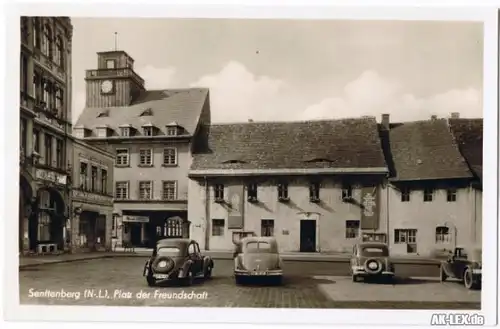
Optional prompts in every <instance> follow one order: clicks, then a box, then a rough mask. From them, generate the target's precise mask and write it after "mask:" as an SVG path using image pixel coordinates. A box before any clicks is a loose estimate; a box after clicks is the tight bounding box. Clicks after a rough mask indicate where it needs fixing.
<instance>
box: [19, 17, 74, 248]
mask: <svg viewBox="0 0 500 329" xmlns="http://www.w3.org/2000/svg"><path fill="white" fill-rule="evenodd" d="M72 33H73V26H72V24H71V20H70V18H68V17H21V44H20V48H21V49H20V52H21V54H20V56H21V59H20V63H21V65H20V91H21V93H20V178H19V179H20V195H19V197H20V200H19V210H20V211H19V250H20V252H22V253H28V252H36V251H43V252H49V251H57V250H64V249H67V248H68V244H67V243H66V242H67V240H68V234H67V233H68V231H67V224H68V220H67V219H68V208H69V205H70V189H71V180H70V179H69V178H70V171H69V168H70V167H71V162H72V159H71V156H70V151H71V146H70V143H69V140H70V136H71V109H70V104H71V37H72Z"/></svg>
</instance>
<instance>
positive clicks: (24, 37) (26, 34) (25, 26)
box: [21, 17, 30, 44]
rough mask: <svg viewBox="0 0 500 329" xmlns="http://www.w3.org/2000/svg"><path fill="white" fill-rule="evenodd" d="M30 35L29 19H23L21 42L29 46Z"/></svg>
mask: <svg viewBox="0 0 500 329" xmlns="http://www.w3.org/2000/svg"><path fill="white" fill-rule="evenodd" d="M29 35H30V34H29V30H28V17H21V40H22V42H23V43H25V44H28V38H29Z"/></svg>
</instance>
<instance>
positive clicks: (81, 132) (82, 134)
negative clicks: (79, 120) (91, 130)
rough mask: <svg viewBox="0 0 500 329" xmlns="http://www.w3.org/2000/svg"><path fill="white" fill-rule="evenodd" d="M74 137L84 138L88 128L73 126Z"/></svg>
mask: <svg viewBox="0 0 500 329" xmlns="http://www.w3.org/2000/svg"><path fill="white" fill-rule="evenodd" d="M73 131H74V133H75V137H76V138H85V137H87V134H88V129H87V128H85V127H84V126H76V127H74V128H73Z"/></svg>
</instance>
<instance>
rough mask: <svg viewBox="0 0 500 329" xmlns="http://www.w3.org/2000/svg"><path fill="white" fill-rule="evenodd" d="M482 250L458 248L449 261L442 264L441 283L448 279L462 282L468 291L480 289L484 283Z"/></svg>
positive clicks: (479, 248) (477, 248) (478, 248)
mask: <svg viewBox="0 0 500 329" xmlns="http://www.w3.org/2000/svg"><path fill="white" fill-rule="evenodd" d="M481 271H482V248H481V247H468V248H465V247H456V248H455V249H454V250H453V252H451V253H450V255H449V257H448V259H447V260H445V261H442V262H441V275H440V277H441V282H444V281H445V280H446V279H447V278H455V279H459V280H460V281H462V282H463V283H464V285H465V287H466V288H467V289H479V288H480V287H481V281H482V273H481Z"/></svg>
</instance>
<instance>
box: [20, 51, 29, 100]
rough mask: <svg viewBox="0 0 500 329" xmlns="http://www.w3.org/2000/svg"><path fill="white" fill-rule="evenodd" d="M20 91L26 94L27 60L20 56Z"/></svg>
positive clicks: (24, 56)
mask: <svg viewBox="0 0 500 329" xmlns="http://www.w3.org/2000/svg"><path fill="white" fill-rule="evenodd" d="M21 90H22V91H24V92H25V93H27V92H28V58H27V57H26V55H24V54H21Z"/></svg>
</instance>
